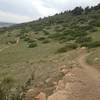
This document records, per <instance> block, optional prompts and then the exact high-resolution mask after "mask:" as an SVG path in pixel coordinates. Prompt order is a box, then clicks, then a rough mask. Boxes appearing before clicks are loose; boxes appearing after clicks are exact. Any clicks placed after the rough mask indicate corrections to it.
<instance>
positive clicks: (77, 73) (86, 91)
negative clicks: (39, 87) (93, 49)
mask: <svg viewBox="0 0 100 100" xmlns="http://www.w3.org/2000/svg"><path fill="white" fill-rule="evenodd" d="M89 54H90V53H86V52H83V53H79V56H78V57H77V59H76V62H78V63H79V64H80V66H81V68H74V69H73V70H72V71H71V72H70V73H68V74H66V75H65V76H64V77H63V79H62V83H60V87H62V86H63V87H62V88H60V90H58V91H57V92H55V93H53V94H52V95H51V96H50V97H49V98H48V100H100V72H99V71H98V70H97V69H96V68H95V66H90V65H88V64H87V62H86V58H87V56H88V55H89ZM63 81H64V83H63ZM63 84H65V86H64V85H63ZM58 87H59V84H58Z"/></svg>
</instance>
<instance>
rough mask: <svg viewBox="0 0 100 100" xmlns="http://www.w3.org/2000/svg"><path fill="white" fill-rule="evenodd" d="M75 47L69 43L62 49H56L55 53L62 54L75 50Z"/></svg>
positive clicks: (74, 44)
mask: <svg viewBox="0 0 100 100" xmlns="http://www.w3.org/2000/svg"><path fill="white" fill-rule="evenodd" d="M77 47H78V45H77V44H76V43H69V44H66V45H65V46H64V47H61V48H60V49H58V50H57V52H56V53H64V52H67V51H69V50H73V49H76V48H77Z"/></svg>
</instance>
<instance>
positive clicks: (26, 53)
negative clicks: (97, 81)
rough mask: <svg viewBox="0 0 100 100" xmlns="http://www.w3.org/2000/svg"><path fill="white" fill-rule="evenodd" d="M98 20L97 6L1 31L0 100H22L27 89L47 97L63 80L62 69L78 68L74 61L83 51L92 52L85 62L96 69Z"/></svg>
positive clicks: (99, 36)
mask: <svg viewBox="0 0 100 100" xmlns="http://www.w3.org/2000/svg"><path fill="white" fill-rule="evenodd" d="M99 17H100V4H98V5H97V6H95V7H86V8H85V9H83V8H81V7H76V8H75V9H73V10H72V11H65V12H62V13H59V14H56V15H54V16H49V17H45V18H43V19H41V18H40V19H39V20H36V21H33V22H29V23H23V24H19V25H13V26H11V27H4V28H1V29H0V97H2V98H0V99H1V100H7V99H8V98H9V99H10V100H20V99H22V100H23V98H26V97H25V96H26V93H27V91H28V90H29V89H33V90H35V89H37V88H38V89H40V90H41V87H42V88H43V89H45V92H46V94H47V96H50V95H51V94H53V91H54V90H55V85H56V83H57V82H58V81H59V80H60V79H62V78H63V77H64V73H62V72H61V71H62V69H64V70H67V71H68V72H69V71H70V70H72V69H74V68H80V69H81V67H82V66H81V65H80V63H78V62H77V61H76V59H77V57H78V55H79V54H81V49H82V50H83V51H84V48H86V49H87V50H88V52H93V54H92V55H89V57H88V58H87V62H88V63H89V64H91V65H94V66H96V67H97V68H98V65H100V62H99V59H100V55H99V51H100V34H99V33H100V18H99ZM83 51H82V52H83ZM94 57H95V58H96V61H95V60H94V59H92V58H94ZM85 78H86V76H85ZM89 81H90V80H89ZM92 85H93V84H91V86H92ZM36 92H39V91H37V90H35V92H34V93H33V94H34V96H33V98H34V97H35V96H36V95H37V93H36ZM6 97H7V98H6ZM28 99H29V98H28Z"/></svg>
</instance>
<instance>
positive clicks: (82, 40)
mask: <svg viewBox="0 0 100 100" xmlns="http://www.w3.org/2000/svg"><path fill="white" fill-rule="evenodd" d="M91 41H92V38H91V37H87V36H80V37H78V38H77V39H76V43H80V44H83V43H87V42H91Z"/></svg>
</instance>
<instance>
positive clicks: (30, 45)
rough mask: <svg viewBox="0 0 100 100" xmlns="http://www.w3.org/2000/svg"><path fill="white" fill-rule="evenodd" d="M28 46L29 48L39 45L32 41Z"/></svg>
mask: <svg viewBox="0 0 100 100" xmlns="http://www.w3.org/2000/svg"><path fill="white" fill-rule="evenodd" d="M28 47H29V48H34V47H37V43H35V42H34V43H30V44H29V45H28Z"/></svg>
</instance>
